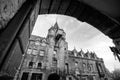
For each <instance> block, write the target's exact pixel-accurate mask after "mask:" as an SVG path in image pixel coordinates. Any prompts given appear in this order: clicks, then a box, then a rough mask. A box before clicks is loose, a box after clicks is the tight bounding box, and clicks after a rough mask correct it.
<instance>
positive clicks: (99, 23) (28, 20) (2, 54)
mask: <svg viewBox="0 0 120 80" xmlns="http://www.w3.org/2000/svg"><path fill="white" fill-rule="evenodd" d="M39 14H63V15H68V16H72V17H75V18H77V19H78V20H80V21H83V22H87V23H89V24H91V25H93V26H94V27H96V28H97V29H99V30H100V31H101V32H103V33H104V34H105V35H107V36H109V37H110V38H111V39H118V38H120V34H119V31H120V27H119V26H120V24H119V22H117V21H116V20H114V19H113V18H111V17H108V15H105V14H103V13H101V12H100V11H98V10H96V9H94V8H92V7H90V6H88V5H87V4H85V3H83V2H80V1H78V0H30V1H29V0H26V2H25V3H24V4H23V5H22V7H21V8H20V9H19V10H18V12H17V13H16V14H15V16H14V17H13V18H12V19H11V20H10V21H9V22H8V24H7V26H6V27H5V28H4V29H3V30H2V31H1V32H0V33H1V35H0V45H1V46H0V71H3V72H4V71H5V70H6V69H7V66H10V67H11V68H12V69H13V70H12V71H16V70H14V68H16V67H18V66H19V65H20V61H21V59H22V54H24V53H25V49H26V47H27V43H28V39H29V37H30V34H31V32H32V29H33V27H34V24H35V21H36V19H37V16H38V15H39ZM16 53H18V54H17V55H16ZM14 58H16V59H19V60H18V61H15V60H14ZM13 63H14V64H15V66H14V67H13V66H11V64H13ZM11 73H12V72H11Z"/></svg>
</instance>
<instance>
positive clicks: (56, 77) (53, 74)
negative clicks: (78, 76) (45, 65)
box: [47, 73, 60, 80]
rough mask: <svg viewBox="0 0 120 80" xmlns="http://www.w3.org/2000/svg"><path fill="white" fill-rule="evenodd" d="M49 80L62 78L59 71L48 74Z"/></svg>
mask: <svg viewBox="0 0 120 80" xmlns="http://www.w3.org/2000/svg"><path fill="white" fill-rule="evenodd" d="M47 80H60V76H59V75H58V74H57V73H52V74H50V75H49V76H48V79H47Z"/></svg>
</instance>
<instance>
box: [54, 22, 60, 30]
mask: <svg viewBox="0 0 120 80" xmlns="http://www.w3.org/2000/svg"><path fill="white" fill-rule="evenodd" d="M53 27H54V29H56V30H58V29H59V27H58V23H57V21H56V22H55V24H54V26H53Z"/></svg>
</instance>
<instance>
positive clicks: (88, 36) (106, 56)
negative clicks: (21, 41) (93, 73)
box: [32, 14, 120, 71]
mask: <svg viewBox="0 0 120 80" xmlns="http://www.w3.org/2000/svg"><path fill="white" fill-rule="evenodd" d="M56 21H57V23H58V25H59V27H60V28H62V29H64V31H65V32H66V41H67V42H68V49H69V50H73V49H74V47H75V48H76V49H77V50H78V51H80V50H81V49H83V50H84V51H85V52H86V51H87V50H88V51H94V52H95V53H96V54H97V56H98V57H100V58H103V60H104V63H105V66H106V67H107V68H108V69H109V70H110V71H113V70H114V69H116V68H119V66H120V63H119V62H118V60H115V58H114V56H113V53H112V52H111V50H110V49H109V46H114V44H113V43H112V40H111V39H110V38H109V37H107V36H105V35H104V34H103V33H101V32H100V31H99V30H97V29H96V28H94V27H93V26H91V25H89V24H87V23H85V22H80V21H78V20H77V19H75V18H73V17H69V16H64V15H55V14H54V15H39V16H38V19H37V21H36V24H35V27H34V29H33V32H32V34H34V35H38V36H41V37H46V36H47V33H48V29H49V28H50V27H51V26H52V25H54V24H55V22H56Z"/></svg>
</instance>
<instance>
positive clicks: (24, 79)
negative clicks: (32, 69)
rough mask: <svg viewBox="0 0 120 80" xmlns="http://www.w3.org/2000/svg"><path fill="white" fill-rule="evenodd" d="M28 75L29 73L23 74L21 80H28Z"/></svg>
mask: <svg viewBox="0 0 120 80" xmlns="http://www.w3.org/2000/svg"><path fill="white" fill-rule="evenodd" d="M28 75H29V72H24V73H23V75H22V78H21V80H28Z"/></svg>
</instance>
